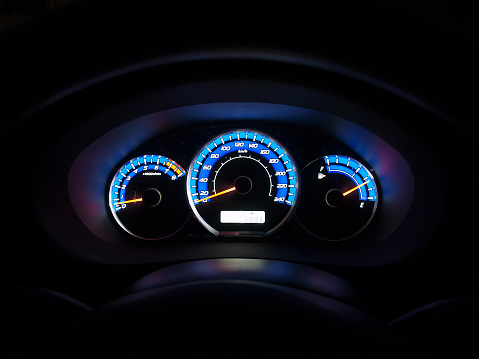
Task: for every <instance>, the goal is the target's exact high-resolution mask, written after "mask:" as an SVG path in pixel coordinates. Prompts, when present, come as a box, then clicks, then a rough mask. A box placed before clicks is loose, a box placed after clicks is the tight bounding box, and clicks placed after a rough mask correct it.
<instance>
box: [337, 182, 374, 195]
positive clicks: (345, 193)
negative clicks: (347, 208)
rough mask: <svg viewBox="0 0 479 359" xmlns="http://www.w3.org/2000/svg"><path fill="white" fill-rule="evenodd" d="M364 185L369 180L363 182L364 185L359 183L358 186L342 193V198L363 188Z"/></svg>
mask: <svg viewBox="0 0 479 359" xmlns="http://www.w3.org/2000/svg"><path fill="white" fill-rule="evenodd" d="M366 183H369V180H367V181H366V182H364V183H361V184H360V185H359V186H356V187H354V188H352V189H350V190H349V191H346V192H344V193H343V196H344V197H346V196H347V195H348V194H350V193H351V192H354V191H356V190H357V189H358V188H360V187H362V186H364V185H365V184H366Z"/></svg>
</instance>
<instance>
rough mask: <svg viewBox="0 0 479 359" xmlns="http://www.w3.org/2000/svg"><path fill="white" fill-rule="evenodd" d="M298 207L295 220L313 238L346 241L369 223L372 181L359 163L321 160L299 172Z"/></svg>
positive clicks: (375, 199) (372, 209) (373, 197)
mask: <svg viewBox="0 0 479 359" xmlns="http://www.w3.org/2000/svg"><path fill="white" fill-rule="evenodd" d="M301 178H302V183H303V189H302V196H303V199H302V200H301V204H300V205H299V207H298V209H297V211H296V218H297V219H298V220H299V222H300V223H301V224H302V225H303V227H304V228H305V229H306V230H307V231H308V232H309V233H311V234H312V235H314V236H316V237H318V238H322V239H327V240H343V239H348V238H351V237H353V236H355V235H356V234H358V233H359V232H361V231H362V230H363V229H364V228H365V227H366V226H367V225H368V224H369V222H370V221H371V219H372V218H373V216H374V213H375V211H376V207H377V204H378V193H377V187H376V183H375V181H374V177H373V176H372V174H371V173H370V172H369V171H368V169H367V168H366V167H365V166H364V165H362V164H361V163H360V162H359V161H356V160H354V159H352V158H351V157H347V156H342V155H332V156H324V157H322V158H319V159H317V160H315V161H313V162H311V163H310V164H308V165H307V166H306V167H305V168H304V169H303V170H302V171H301Z"/></svg>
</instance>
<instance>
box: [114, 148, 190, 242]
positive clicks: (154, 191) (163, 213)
mask: <svg viewBox="0 0 479 359" xmlns="http://www.w3.org/2000/svg"><path fill="white" fill-rule="evenodd" d="M185 175H186V172H185V170H184V169H183V168H181V166H180V165H178V164H177V163H176V162H175V161H173V160H171V159H169V158H167V157H164V156H160V155H144V156H140V157H136V158H134V159H132V160H130V161H128V162H127V163H125V164H124V165H123V166H122V167H121V168H120V169H119V170H118V172H117V173H116V174H115V176H114V177H113V181H112V182H111V185H110V192H109V199H110V200H109V202H110V210H111V212H112V214H113V217H114V218H115V219H116V221H117V222H118V224H119V225H120V226H121V227H122V228H123V229H124V230H125V231H127V232H128V233H130V234H132V235H134V236H136V237H139V238H143V239H161V238H166V237H168V236H170V235H172V234H174V233H175V232H176V231H178V230H179V229H180V228H181V227H182V226H183V225H184V224H185V222H186V220H187V217H188V204H187V202H186V199H185V195H184V178H185V177H186V176H185Z"/></svg>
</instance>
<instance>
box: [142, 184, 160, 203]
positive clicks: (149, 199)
mask: <svg viewBox="0 0 479 359" xmlns="http://www.w3.org/2000/svg"><path fill="white" fill-rule="evenodd" d="M142 198H143V203H144V204H145V205H147V206H150V207H155V206H158V205H159V204H160V202H161V198H162V196H161V193H160V191H158V190H157V189H156V188H149V189H147V190H146V191H145V193H143V197H142Z"/></svg>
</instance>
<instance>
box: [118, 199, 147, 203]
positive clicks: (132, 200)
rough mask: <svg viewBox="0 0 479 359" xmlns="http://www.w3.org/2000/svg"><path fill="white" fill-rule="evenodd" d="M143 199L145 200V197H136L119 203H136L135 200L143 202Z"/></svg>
mask: <svg viewBox="0 0 479 359" xmlns="http://www.w3.org/2000/svg"><path fill="white" fill-rule="evenodd" d="M141 201H143V198H135V199H130V200H129V201H124V202H117V204H126V203H134V202H141Z"/></svg>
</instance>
